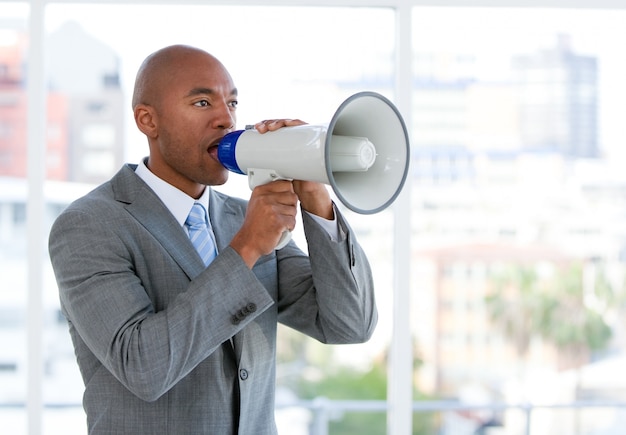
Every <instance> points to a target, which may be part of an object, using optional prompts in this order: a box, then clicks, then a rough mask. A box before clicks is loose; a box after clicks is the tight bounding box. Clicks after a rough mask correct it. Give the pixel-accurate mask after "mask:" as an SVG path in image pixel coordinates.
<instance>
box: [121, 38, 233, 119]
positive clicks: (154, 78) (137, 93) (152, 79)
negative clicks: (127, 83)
mask: <svg viewBox="0 0 626 435" xmlns="http://www.w3.org/2000/svg"><path fill="white" fill-rule="evenodd" d="M198 59H203V60H204V61H207V60H208V61H209V62H210V63H212V64H214V66H215V67H216V68H219V69H221V70H223V71H224V72H226V68H224V66H223V65H222V64H221V62H220V61H219V60H217V58H215V57H214V56H212V55H211V54H209V53H207V52H206V51H204V50H201V49H199V48H195V47H191V46H188V45H172V46H169V47H165V48H162V49H160V50H158V51H156V52H154V53H152V54H151V55H149V56H148V57H147V58H146V59H145V60H144V61H143V63H142V64H141V66H140V67H139V71H138V72H137V77H136V79H135V88H134V91H133V99H132V106H133V110H134V109H135V107H136V106H137V105H138V104H147V105H151V106H154V105H158V103H159V100H160V97H161V95H162V92H163V89H166V88H167V85H168V83H171V81H172V80H173V79H174V78H175V76H176V74H177V72H180V71H181V70H182V69H184V68H186V67H191V65H193V63H194V62H195V61H197V60H198Z"/></svg>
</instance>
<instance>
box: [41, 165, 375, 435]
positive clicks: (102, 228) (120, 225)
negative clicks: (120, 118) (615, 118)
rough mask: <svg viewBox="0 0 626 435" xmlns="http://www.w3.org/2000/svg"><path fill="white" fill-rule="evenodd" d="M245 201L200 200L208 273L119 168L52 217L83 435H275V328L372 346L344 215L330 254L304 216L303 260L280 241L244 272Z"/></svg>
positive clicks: (366, 296)
mask: <svg viewBox="0 0 626 435" xmlns="http://www.w3.org/2000/svg"><path fill="white" fill-rule="evenodd" d="M246 204H247V203H246V202H245V201H243V200H241V199H237V198H232V197H229V196H226V195H223V194H221V193H218V192H215V191H211V199H210V219H211V222H212V225H213V229H214V232H215V237H216V239H217V244H218V249H219V255H218V257H217V258H216V259H215V260H214V261H213V263H211V264H210V265H209V266H208V267H207V268H205V267H204V265H203V263H202V262H201V260H200V257H199V256H198V254H197V253H196V251H195V249H194V248H193V246H192V245H191V242H190V241H189V238H188V237H187V235H186V233H185V231H184V230H183V228H181V226H180V225H179V224H178V223H177V222H176V220H175V219H174V217H173V216H172V215H171V213H170V212H169V211H168V210H167V208H166V207H165V206H164V204H163V203H162V202H161V201H160V200H159V199H158V197H157V196H156V195H155V194H154V192H153V191H152V190H151V189H150V188H149V187H148V186H147V185H146V184H145V183H144V182H143V181H142V180H141V179H140V178H139V177H138V176H137V175H136V174H135V173H134V167H132V166H130V165H127V166H124V167H123V168H122V169H121V170H120V171H119V172H118V174H116V175H115V176H114V177H113V178H112V179H111V180H110V181H109V182H107V183H105V184H103V185H101V186H100V187H98V188H96V189H95V190H94V191H92V192H91V193H89V194H88V195H86V196H85V197H83V198H81V199H79V200H77V201H75V202H74V203H73V204H71V205H70V206H69V207H68V208H67V209H66V210H65V211H64V212H63V213H62V214H61V215H60V216H59V218H58V219H57V220H56V222H55V223H54V225H53V227H52V230H51V233H50V240H49V249H50V257H51V259H52V265H53V268H54V271H55V275H56V278H57V282H58V286H59V294H60V299H61V306H62V310H63V312H64V314H65V315H66V317H67V319H68V322H69V330H70V334H71V336H72V340H73V343H74V347H75V351H76V357H77V361H78V365H79V367H80V370H81V374H82V377H83V380H84V383H85V394H84V398H83V406H84V408H85V411H86V414H87V422H88V427H89V432H90V433H92V434H100V433H102V434H105V433H106V434H229V435H231V434H237V433H238V434H250V435H261V434H275V433H276V426H275V423H274V388H275V350H276V328H277V322H278V321H279V322H281V323H283V324H285V325H288V326H290V327H292V328H294V329H296V330H298V331H301V332H303V333H305V334H307V335H310V336H311V337H314V338H316V339H317V340H319V341H321V342H323V343H336V344H341V343H356V342H363V341H365V340H367V339H368V338H369V337H370V336H371V334H372V332H373V329H374V326H375V324H376V320H377V313H376V306H375V302H374V291H373V284H372V277H371V271H370V268H369V264H368V262H367V259H366V257H365V255H364V253H363V252H362V250H361V248H360V246H359V245H358V243H357V242H356V240H355V237H354V234H353V233H352V231H351V230H350V228H349V227H348V225H347V223H346V222H345V220H344V219H343V217H342V216H339V222H340V225H341V228H342V229H343V231H344V233H345V235H346V236H345V239H344V240H342V241H340V242H339V243H336V242H332V241H331V240H330V238H329V236H328V234H327V233H326V232H325V231H324V229H323V228H321V227H319V226H318V225H317V224H316V223H315V222H314V220H313V219H310V217H308V216H307V215H306V214H303V218H302V219H303V223H304V229H305V234H306V237H307V244H308V247H309V255H310V256H306V255H305V254H304V253H303V252H301V251H300V250H299V249H298V248H297V247H296V246H295V244H294V243H293V242H290V244H289V245H288V246H287V247H285V248H283V249H282V250H280V251H276V252H274V253H272V254H271V255H268V256H266V257H263V258H261V259H260V260H259V261H258V262H257V264H256V265H255V266H254V268H253V270H252V271H250V270H249V269H248V268H247V267H246V266H245V264H244V263H243V261H242V260H241V258H240V257H239V255H238V254H237V253H236V252H235V251H234V250H233V249H232V248H230V247H229V246H228V244H229V242H230V240H231V238H232V237H233V235H234V234H235V233H236V232H237V231H238V230H239V228H240V226H241V224H242V222H243V219H244V213H245V208H246ZM231 338H232V341H231Z"/></svg>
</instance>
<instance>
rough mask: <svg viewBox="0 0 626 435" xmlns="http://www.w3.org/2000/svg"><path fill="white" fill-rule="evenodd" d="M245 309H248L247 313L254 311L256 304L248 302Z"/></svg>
mask: <svg viewBox="0 0 626 435" xmlns="http://www.w3.org/2000/svg"><path fill="white" fill-rule="evenodd" d="M246 310H247V311H248V313H254V312H255V311H256V304H253V303H252V302H250V303H249V304H248V305H246Z"/></svg>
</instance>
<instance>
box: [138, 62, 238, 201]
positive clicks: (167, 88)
mask: <svg viewBox="0 0 626 435" xmlns="http://www.w3.org/2000/svg"><path fill="white" fill-rule="evenodd" d="M159 91H160V92H159V93H160V95H161V98H160V99H159V101H158V103H156V111H157V118H156V119H157V123H158V135H157V138H156V141H155V144H154V145H153V146H152V147H151V150H150V166H151V167H150V169H151V170H152V171H153V172H155V174H156V175H158V176H159V177H161V178H163V179H165V180H166V181H169V182H170V183H171V184H173V185H175V186H176V187H178V188H179V189H181V190H183V191H187V192H188V193H189V191H188V187H190V186H193V185H194V184H200V185H220V184H224V183H225V182H226V180H227V179H228V171H227V170H226V169H225V168H224V167H223V166H222V164H221V163H220V162H219V160H218V159H217V144H218V142H219V140H220V139H221V138H222V137H223V136H224V135H225V134H226V133H228V132H230V131H233V130H234V128H235V123H236V116H235V112H236V108H237V90H236V88H235V86H234V85H233V82H232V79H231V77H230V75H229V74H228V72H227V71H226V70H225V68H224V67H223V66H222V65H221V64H220V63H219V62H217V61H216V60H215V59H213V58H212V57H210V56H205V55H202V54H195V55H193V56H187V57H185V58H184V59H182V60H181V63H180V64H179V65H176V66H175V67H173V68H170V74H169V77H167V78H166V79H165V80H163V81H162V89H160V90H159Z"/></svg>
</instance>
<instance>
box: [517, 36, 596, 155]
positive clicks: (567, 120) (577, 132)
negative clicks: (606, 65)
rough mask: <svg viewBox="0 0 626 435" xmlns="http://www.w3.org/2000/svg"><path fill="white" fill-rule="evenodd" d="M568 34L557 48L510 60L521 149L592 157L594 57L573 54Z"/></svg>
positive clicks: (594, 140)
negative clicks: (518, 109)
mask: <svg viewBox="0 0 626 435" xmlns="http://www.w3.org/2000/svg"><path fill="white" fill-rule="evenodd" d="M570 45H571V44H570V40H569V37H568V36H565V35H561V36H560V37H559V38H558V43H557V45H556V47H554V48H552V49H548V50H541V51H538V52H536V53H532V54H529V55H522V56H516V57H515V58H514V59H513V73H514V79H515V85H516V87H517V88H518V90H519V98H520V101H519V104H520V123H521V133H522V139H523V144H524V148H527V149H542V150H544V149H549V150H554V151H558V152H560V153H563V154H564V155H566V156H568V157H583V158H596V157H599V156H600V150H599V148H598V108H597V105H598V104H597V99H598V90H597V87H598V83H597V82H598V66H597V59H596V58H595V57H592V56H582V55H579V54H576V53H574V52H573V50H572V49H571V46H570Z"/></svg>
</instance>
